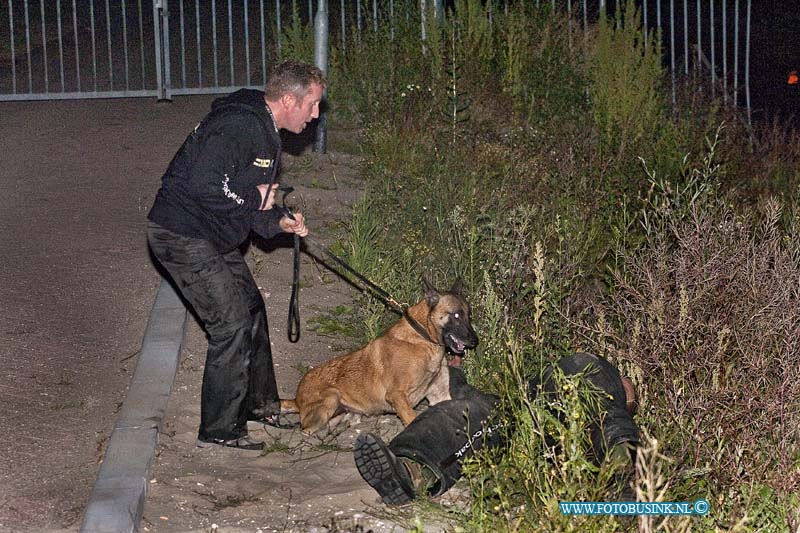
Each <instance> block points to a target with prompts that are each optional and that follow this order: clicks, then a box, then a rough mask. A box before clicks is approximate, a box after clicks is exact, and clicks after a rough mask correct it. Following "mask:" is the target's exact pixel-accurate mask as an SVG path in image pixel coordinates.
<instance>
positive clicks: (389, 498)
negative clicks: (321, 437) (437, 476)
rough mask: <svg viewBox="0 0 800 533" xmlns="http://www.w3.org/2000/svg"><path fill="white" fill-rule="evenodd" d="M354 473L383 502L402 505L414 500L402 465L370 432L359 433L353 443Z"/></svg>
mask: <svg viewBox="0 0 800 533" xmlns="http://www.w3.org/2000/svg"><path fill="white" fill-rule="evenodd" d="M353 456H354V458H355V461H356V468H358V473H359V474H361V477H363V478H364V481H366V482H367V483H369V486H370V487H372V488H373V489H375V490H376V491H377V492H378V494H380V496H381V499H382V500H383V503H388V504H391V505H402V504H404V503H410V502H411V500H413V499H414V488H413V484H412V482H411V477H410V476H409V475H408V471H407V470H406V467H405V466H403V464H402V463H400V462H399V461H398V460H397V457H396V456H395V455H394V454H393V453H392V451H391V450H390V449H389V448H387V447H386V445H385V444H384V443H383V441H382V440H381V439H380V438H379V437H376V436H375V435H373V434H371V433H364V434H363V435H359V436H358V438H357V439H356V442H355V444H354V445H353Z"/></svg>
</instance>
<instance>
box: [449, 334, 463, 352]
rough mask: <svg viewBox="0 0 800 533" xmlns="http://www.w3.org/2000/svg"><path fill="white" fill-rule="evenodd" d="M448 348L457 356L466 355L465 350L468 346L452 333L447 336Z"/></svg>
mask: <svg viewBox="0 0 800 533" xmlns="http://www.w3.org/2000/svg"><path fill="white" fill-rule="evenodd" d="M447 341H448V342H447V347H448V348H450V351H451V352H453V353H454V354H456V355H459V354H462V353H464V348H465V347H466V345H465V344H464V341H462V340H461V339H459V338H458V337H456V336H455V335H453V334H452V333H448V334H447Z"/></svg>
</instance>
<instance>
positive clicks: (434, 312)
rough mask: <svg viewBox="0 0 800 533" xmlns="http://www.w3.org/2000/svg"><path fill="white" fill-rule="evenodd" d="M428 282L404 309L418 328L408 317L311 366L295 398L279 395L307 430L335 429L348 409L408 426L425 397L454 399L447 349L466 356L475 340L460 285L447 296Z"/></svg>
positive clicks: (431, 402) (441, 399)
mask: <svg viewBox="0 0 800 533" xmlns="http://www.w3.org/2000/svg"><path fill="white" fill-rule="evenodd" d="M423 281H424V282H425V298H424V299H423V300H421V301H419V302H418V303H417V304H416V305H414V306H412V307H410V308H409V309H408V311H407V315H409V316H410V317H411V319H412V320H413V321H414V322H416V326H417V327H416V328H415V327H414V325H412V323H411V322H410V321H409V319H408V318H407V317H405V316H404V317H403V318H401V319H400V320H399V321H398V322H397V323H396V324H394V325H393V326H391V327H390V328H389V329H388V330H387V331H386V332H385V333H384V334H383V335H381V336H380V337H378V338H376V339H375V340H373V341H371V342H369V343H368V344H367V345H366V346H364V347H362V348H360V349H358V350H356V351H354V352H350V353H348V354H344V355H340V356H338V357H334V358H333V359H331V360H329V361H326V362H325V363H323V364H322V365H320V366H318V367H316V368H314V369H312V370H310V371H308V373H306V375H305V376H303V379H302V380H300V384H299V385H298V386H297V395H296V398H295V400H281V407H282V408H283V409H284V410H285V411H287V412H288V411H298V412H299V413H300V423H301V425H302V426H303V431H304V432H306V433H314V432H316V431H319V430H320V429H322V428H323V427H325V425H326V424H328V423H329V422H330V426H331V427H332V426H334V425H335V424H336V423H337V422H338V421H339V415H344V414H345V413H356V414H365V415H377V414H381V413H390V412H394V413H397V415H398V416H399V417H400V420H402V421H403V424H404V425H408V424H410V423H411V421H412V420H414V418H415V417H416V413H414V406H416V405H417V404H418V403H419V402H420V401H422V399H423V398H427V399H428V402H429V403H430V404H431V405H433V404H436V403H439V402H441V401H444V400H449V399H450V387H449V372H448V369H447V360H446V358H445V349H446V348H447V349H449V350H450V351H451V352H452V353H454V354H456V356H461V355H462V354H463V353H464V349H465V348H471V347H473V346H475V345H476V344H477V343H478V337H477V335H475V330H474V329H472V324H471V323H470V308H469V304H468V303H467V301H466V300H465V299H464V297H463V296H462V295H461V292H462V286H461V282H460V281H457V282H456V283H455V284H454V285H453V287H452V288H451V289H450V290H449V291H447V292H444V293H442V292H439V291H437V290H436V289H435V288H433V287H432V286H431V285H430V284H429V283H428V282H427V281H426V280H423ZM418 330H419V331H418Z"/></svg>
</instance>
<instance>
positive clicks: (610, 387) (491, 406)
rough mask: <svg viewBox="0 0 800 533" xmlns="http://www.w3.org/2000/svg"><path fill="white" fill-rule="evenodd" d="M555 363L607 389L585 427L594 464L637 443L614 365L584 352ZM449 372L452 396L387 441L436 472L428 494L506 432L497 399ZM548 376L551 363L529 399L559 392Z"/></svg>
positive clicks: (444, 485)
mask: <svg viewBox="0 0 800 533" xmlns="http://www.w3.org/2000/svg"><path fill="white" fill-rule="evenodd" d="M556 364H558V366H559V367H561V370H562V371H563V372H564V374H565V375H576V374H579V373H581V372H585V373H586V374H585V376H586V379H587V381H589V382H590V383H592V384H593V385H594V386H595V387H597V388H598V389H600V390H602V391H604V392H605V393H606V395H604V396H603V397H602V398H601V401H600V403H601V405H600V406H598V410H597V411H596V412H595V417H594V421H593V422H592V424H591V425H590V427H589V432H590V437H591V440H592V451H593V453H594V456H595V458H596V460H597V462H598V464H599V463H600V462H602V460H603V458H604V457H605V455H606V453H607V451H608V450H610V449H611V448H612V447H614V446H615V445H617V444H620V443H623V442H630V443H638V442H639V430H638V428H637V427H636V425H635V424H634V422H633V419H632V418H631V416H630V414H629V413H628V411H627V409H626V407H625V388H624V387H623V385H622V381H621V378H620V374H619V371H618V370H617V369H616V368H615V367H614V366H613V365H611V364H610V363H609V362H608V361H606V360H605V359H601V358H598V357H596V356H594V355H592V354H588V353H577V354H574V355H571V356H568V357H564V358H562V359H560V360H559V361H558V362H557V363H556ZM449 372H450V396H451V397H452V400H448V401H446V402H440V403H437V404H436V405H434V406H431V407H430V408H428V409H427V410H425V411H423V412H422V413H421V414H420V415H419V416H418V417H417V418H415V419H414V421H413V422H411V423H410V424H409V425H408V426H406V428H405V429H404V430H403V431H402V432H400V433H399V434H398V435H397V436H396V437H395V438H394V439H392V441H391V442H390V443H389V449H390V450H391V451H392V453H394V454H395V455H396V456H398V457H408V458H411V459H414V460H415V461H417V462H420V463H422V464H424V465H425V466H427V467H429V468H430V469H431V470H432V471H433V472H434V473H435V474H436V476H437V478H438V480H439V482H438V483H437V484H435V485H434V486H432V487H430V489H429V493H430V495H431V496H438V495H440V494H443V493H444V492H445V491H446V490H448V489H449V488H450V487H452V486H453V485H454V484H455V482H456V481H458V479H459V478H460V477H461V475H462V472H461V465H462V463H463V461H464V459H466V458H467V457H469V456H471V455H472V454H473V453H474V451H475V450H477V449H479V448H481V447H495V446H500V445H502V443H503V435H504V434H505V433H507V431H503V421H502V419H500V418H499V417H498V416H497V413H495V408H496V407H497V403H498V402H499V400H500V399H499V398H498V397H497V396H494V395H491V394H487V393H485V392H483V391H481V390H479V389H476V388H475V387H473V386H471V385H470V384H469V383H467V378H466V376H465V375H464V372H463V371H462V370H461V369H460V368H450V369H449ZM551 376H552V366H549V367H547V368H546V369H545V371H544V372H543V373H542V376H541V379H540V376H538V375H537V376H534V378H533V379H531V380H530V381H529V382H528V386H529V387H530V397H531V398H534V397H536V396H537V395H538V394H547V395H552V396H554V397H555V398H557V397H558V395H559V393H560V392H559V391H558V390H556V387H555V384H554V383H553V380H552V377H551ZM540 384H541V385H542V387H541V390H540V388H539V385H540ZM512 429H513V428H512ZM551 444H552V443H551Z"/></svg>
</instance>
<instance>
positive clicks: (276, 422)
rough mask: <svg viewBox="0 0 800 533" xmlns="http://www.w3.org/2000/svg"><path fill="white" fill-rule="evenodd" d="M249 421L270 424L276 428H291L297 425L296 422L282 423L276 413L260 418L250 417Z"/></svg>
mask: <svg viewBox="0 0 800 533" xmlns="http://www.w3.org/2000/svg"><path fill="white" fill-rule="evenodd" d="M249 421H250V422H258V423H259V424H264V425H265V426H270V427H273V428H278V429H292V428H294V427H299V426H298V425H297V424H290V423H286V424H284V423H282V422H281V419H280V416H279V415H277V414H274V415H268V416H262V417H260V418H255V417H254V418H250V419H249Z"/></svg>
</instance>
